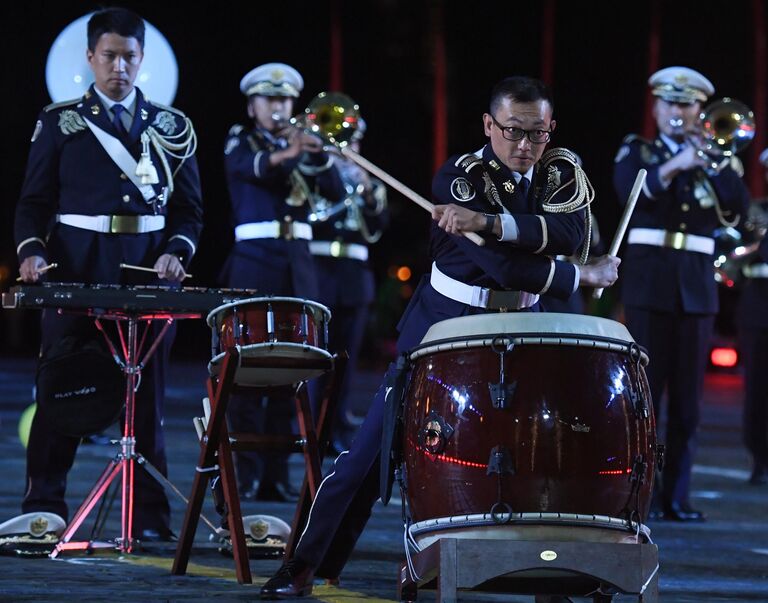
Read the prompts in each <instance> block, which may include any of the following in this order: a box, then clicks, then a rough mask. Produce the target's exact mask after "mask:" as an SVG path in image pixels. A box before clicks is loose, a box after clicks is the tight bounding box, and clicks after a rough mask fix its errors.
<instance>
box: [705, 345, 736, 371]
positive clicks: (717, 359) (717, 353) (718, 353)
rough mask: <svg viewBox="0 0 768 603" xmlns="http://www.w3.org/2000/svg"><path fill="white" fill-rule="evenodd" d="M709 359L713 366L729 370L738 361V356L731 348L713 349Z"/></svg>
mask: <svg viewBox="0 0 768 603" xmlns="http://www.w3.org/2000/svg"><path fill="white" fill-rule="evenodd" d="M709 359H710V361H711V362H712V365H713V366H719V367H722V368H731V367H734V366H736V363H737V362H738V361H739V354H738V352H736V350H734V349H733V348H713V349H712V351H711V352H710V354H709Z"/></svg>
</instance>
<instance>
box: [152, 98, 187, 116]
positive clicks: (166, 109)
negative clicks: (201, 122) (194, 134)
mask: <svg viewBox="0 0 768 603" xmlns="http://www.w3.org/2000/svg"><path fill="white" fill-rule="evenodd" d="M147 102H148V103H149V104H150V105H152V106H153V107H157V108H158V109H164V110H165V111H170V112H171V113H175V114H176V115H179V116H181V117H186V115H184V112H183V111H180V110H179V109H177V108H176V107H171V106H170V105H164V104H162V103H157V102H155V101H150V100H147Z"/></svg>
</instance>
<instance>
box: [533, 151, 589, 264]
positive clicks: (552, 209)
mask: <svg viewBox="0 0 768 603" xmlns="http://www.w3.org/2000/svg"><path fill="white" fill-rule="evenodd" d="M555 162H564V163H566V164H568V165H569V166H571V167H572V168H573V179H571V180H568V181H567V182H562V181H561V179H560V175H561V174H562V172H561V171H560V170H559V169H558V168H557V166H556V165H554V164H555ZM539 165H540V166H541V168H540V169H541V170H542V171H543V173H545V174H547V182H546V186H545V188H544V195H543V197H544V200H543V202H542V209H543V210H544V211H545V212H548V213H552V214H566V213H573V212H576V211H581V210H582V209H586V212H585V213H584V226H585V229H584V230H585V232H586V236H585V237H584V243H583V244H582V247H581V252H580V254H579V263H581V264H586V263H587V260H588V259H589V246H590V243H591V240H592V212H591V211H590V209H589V206H590V205H591V204H592V201H594V199H595V189H594V188H592V184H591V183H590V182H589V178H587V174H586V173H585V172H584V170H583V169H582V168H581V165H579V160H578V158H577V157H576V155H575V154H574V153H573V152H571V151H569V150H568V149H564V148H554V149H549V150H548V151H546V152H545V153H544V154H543V155H542V156H541V161H540V162H539ZM572 184H573V185H574V187H573V194H572V195H571V197H570V199H568V200H567V201H565V202H562V203H549V201H551V200H552V199H554V198H555V197H556V196H557V194H558V193H560V192H561V191H563V190H565V189H566V188H567V187H569V186H571V185H572Z"/></svg>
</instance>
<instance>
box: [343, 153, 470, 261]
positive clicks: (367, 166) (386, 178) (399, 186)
mask: <svg viewBox="0 0 768 603" xmlns="http://www.w3.org/2000/svg"><path fill="white" fill-rule="evenodd" d="M338 150H339V151H340V152H341V154H342V155H343V156H344V157H346V158H348V159H350V160H352V161H354V162H355V163H356V164H357V165H359V166H360V167H361V168H363V169H364V170H365V171H367V172H370V173H371V174H373V175H374V176H376V177H377V178H379V179H381V180H382V181H383V182H386V183H387V184H388V185H389V186H391V187H392V188H393V189H395V190H396V191H397V192H398V193H400V194H401V195H403V196H404V197H407V198H408V199H410V200H411V201H413V202H414V203H415V204H416V205H419V206H421V207H422V208H424V209H426V210H427V211H428V212H430V213H432V210H433V209H434V207H435V205H434V203H430V202H429V201H427V200H426V199H425V198H424V197H422V196H421V195H419V194H418V193H417V192H415V191H413V190H411V189H410V188H408V187H407V186H405V185H404V184H403V183H402V182H400V181H399V180H396V179H395V178H393V177H392V176H390V175H389V174H387V173H386V172H385V171H384V170H382V169H381V168H379V167H377V166H376V165H374V164H373V163H371V162H370V161H368V160H367V159H366V158H365V157H363V156H362V155H360V154H359V153H355V151H353V150H352V149H350V148H349V147H344V148H342V149H338ZM462 234H463V235H464V236H465V237H467V238H468V239H469V240H470V241H472V242H473V243H474V244H475V245H479V246H480V247H482V246H483V245H485V239H483V237H481V236H480V235H479V234H477V233H476V232H463V233H462Z"/></svg>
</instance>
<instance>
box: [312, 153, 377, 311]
mask: <svg viewBox="0 0 768 603" xmlns="http://www.w3.org/2000/svg"><path fill="white" fill-rule="evenodd" d="M339 171H340V172H341V175H342V180H343V181H344V186H345V189H346V193H347V195H348V197H347V201H351V202H352V203H354V204H355V205H354V206H353V207H350V206H349V205H347V204H346V202H345V201H341V202H339V203H338V204H336V205H335V206H331V208H330V209H331V211H332V212H333V210H334V209H335V208H338V207H340V206H341V207H343V209H341V210H340V211H338V212H334V213H332V215H330V216H329V217H328V219H327V220H323V221H316V222H313V223H312V232H313V239H314V241H325V242H330V243H335V242H338V243H342V244H345V245H348V244H354V245H362V246H364V247H370V243H369V242H368V241H367V240H366V238H365V236H363V230H362V229H363V228H365V229H367V231H368V233H369V234H371V235H375V234H376V233H379V234H380V233H381V231H383V230H384V229H385V228H386V226H387V223H388V221H389V212H388V211H387V208H386V188H385V187H384V183H383V182H381V181H380V180H377V179H375V178H371V184H372V186H373V187H374V193H373V194H374V196H376V195H383V201H382V202H380V203H379V205H378V206H377V207H368V206H367V205H362V204H363V203H364V202H363V199H362V197H360V196H359V195H358V194H356V193H355V186H356V185H357V183H356V182H352V181H347V178H346V177H345V170H343V169H341V168H340V169H339ZM314 258H315V264H316V266H317V269H318V277H319V283H318V284H319V287H320V297H319V300H320V301H321V302H322V303H324V304H328V305H330V306H331V307H340V306H342V307H351V306H359V305H368V304H370V303H371V302H373V298H374V294H375V291H374V278H373V272H372V270H371V267H370V263H369V262H368V261H367V260H366V261H362V260H359V259H354V258H349V257H331V256H323V255H315V256H314Z"/></svg>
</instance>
